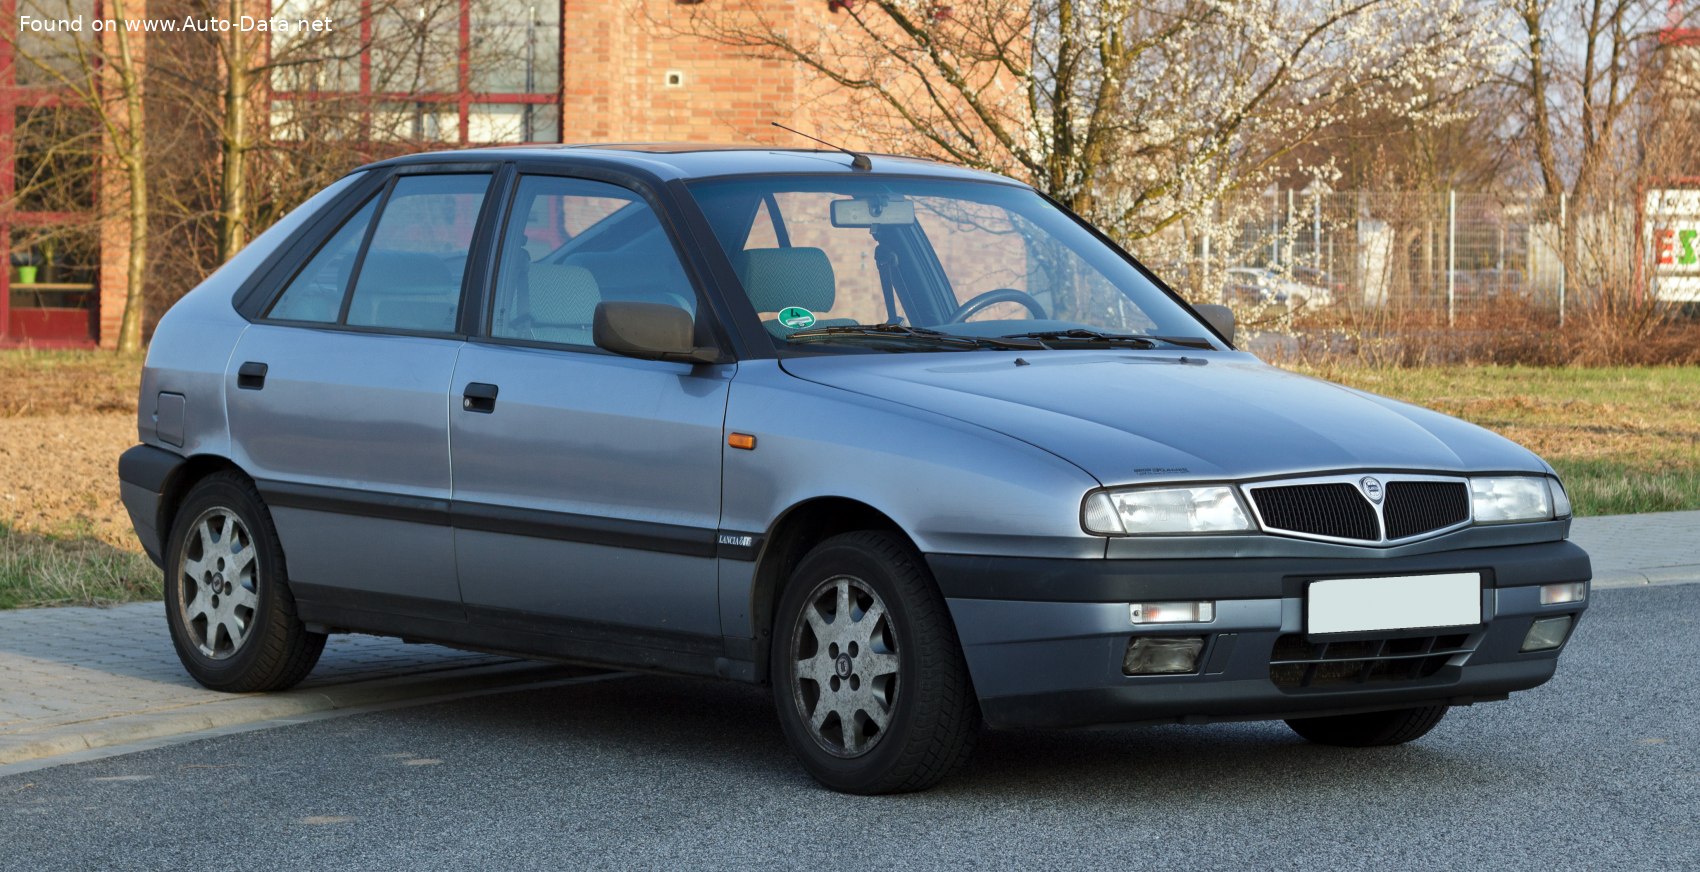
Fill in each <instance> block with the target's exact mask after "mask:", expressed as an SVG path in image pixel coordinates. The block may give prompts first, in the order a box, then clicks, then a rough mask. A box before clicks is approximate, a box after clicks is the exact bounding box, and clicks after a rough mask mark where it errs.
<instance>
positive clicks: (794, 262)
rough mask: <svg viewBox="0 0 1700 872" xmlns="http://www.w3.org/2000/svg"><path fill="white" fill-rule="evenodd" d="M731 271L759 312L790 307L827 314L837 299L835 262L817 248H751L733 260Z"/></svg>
mask: <svg viewBox="0 0 1700 872" xmlns="http://www.w3.org/2000/svg"><path fill="white" fill-rule="evenodd" d="M732 268H733V269H735V270H737V271H738V280H739V281H741V282H743V283H744V291H745V292H746V293H748V294H749V295H750V302H751V303H754V304H755V307H756V311H757V312H777V311H779V310H781V309H784V308H786V307H788V306H801V307H803V308H805V309H808V310H810V311H812V312H827V311H831V309H832V305H833V302H834V301H835V300H836V299H837V297H838V282H837V279H836V278H834V276H833V274H832V261H830V260H827V258H826V252H824V251H822V250H820V249H818V248H752V249H750V250H749V251H741V252H739V253H738V254H737V255H736V256H734V257H733V258H732Z"/></svg>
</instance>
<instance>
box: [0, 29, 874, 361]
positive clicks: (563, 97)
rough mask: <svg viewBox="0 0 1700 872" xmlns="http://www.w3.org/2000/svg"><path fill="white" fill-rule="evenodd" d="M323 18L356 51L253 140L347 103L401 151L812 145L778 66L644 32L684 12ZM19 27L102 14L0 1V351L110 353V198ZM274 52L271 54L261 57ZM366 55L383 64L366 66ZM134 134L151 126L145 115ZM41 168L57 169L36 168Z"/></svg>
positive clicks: (271, 95) (791, 81)
mask: <svg viewBox="0 0 1700 872" xmlns="http://www.w3.org/2000/svg"><path fill="white" fill-rule="evenodd" d="M55 2H56V3H57V4H58V5H57V6H50V5H45V6H44V5H43V4H46V3H55ZM170 2H171V0H151V4H144V2H143V0H128V2H127V4H126V5H127V10H126V12H127V15H128V16H129V17H130V18H142V17H145V16H147V15H148V14H149V11H148V10H149V7H150V5H151V8H152V9H153V11H154V14H155V15H158V16H160V17H161V18H164V17H168V16H167V15H166V13H165V12H162V11H161V10H163V9H166V8H169V7H167V5H166V4H168V3H170ZM256 2H258V3H259V4H260V5H258V6H255V7H254V8H253V11H254V12H255V13H256V16H266V15H273V16H277V17H289V16H291V15H298V14H300V13H301V11H302V10H303V9H304V8H306V6H307V4H306V3H305V2H304V0H269V2H270V6H269V9H268V7H267V6H266V5H265V4H266V3H267V2H268V0H256ZM336 2H341V3H343V5H344V6H345V7H346V11H347V13H348V14H347V15H345V16H339V26H340V27H341V33H343V34H347V37H346V38H348V39H353V38H355V36H358V37H360V41H359V42H357V43H355V44H354V45H355V49H354V51H353V52H351V53H350V54H349V56H347V57H345V58H343V59H342V60H341V61H340V62H338V63H335V64H324V65H319V66H316V67H312V68H310V69H308V68H293V69H292V70H291V71H289V72H287V73H274V74H273V75H272V76H271V77H269V78H268V79H267V80H266V81H264V82H261V83H258V84H257V86H256V88H255V90H254V93H255V94H256V98H255V99H256V101H257V102H259V103H260V104H261V105H259V106H255V107H254V113H253V114H254V115H255V117H257V118H260V119H263V121H264V123H265V124H266V125H267V129H268V135H270V136H273V137H279V138H287V137H290V136H296V137H298V138H310V137H311V136H313V135H314V134H312V133H301V132H299V130H306V129H308V128H305V127H301V128H297V127H293V126H292V125H294V124H295V122H296V121H297V120H298V119H299V117H300V114H301V113H300V111H299V110H301V109H302V107H305V106H308V105H311V104H315V103H326V102H327V101H333V100H335V99H337V98H342V97H349V96H351V95H352V96H354V97H357V98H359V99H361V100H362V101H363V102H361V104H360V105H362V106H363V107H365V108H364V110H363V118H364V125H365V126H364V127H363V128H362V129H363V130H364V131H365V134H367V135H370V134H372V133H373V131H375V130H376V131H378V132H381V133H383V134H385V135H387V136H389V137H390V138H391V139H399V140H405V141H407V142H410V143H417V145H415V146H414V147H416V148H431V147H456V146H472V145H484V144H497V143H518V142H562V141H566V142H591V141H634V142H635V141H660V140H693V141H716V142H726V141H733V142H736V141H751V142H764V141H765V142H771V141H776V140H777V139H778V138H780V137H788V136H789V135H788V134H782V133H779V132H778V131H775V130H774V129H773V128H771V127H770V126H769V124H770V122H772V121H779V122H781V123H785V124H789V125H792V126H796V127H799V128H800V129H804V130H810V129H818V126H819V125H818V124H817V123H816V119H817V118H821V117H823V113H830V112H831V111H832V109H833V107H834V105H835V104H834V98H833V96H832V95H831V94H829V93H826V92H824V91H822V90H821V89H820V87H819V86H818V85H816V84H813V83H811V82H810V81H809V80H808V79H806V78H805V76H804V75H803V73H802V72H801V71H800V70H799V68H798V67H797V66H795V65H793V64H788V63H782V62H779V61H772V60H762V59H757V58H752V57H747V56H741V55H740V53H739V52H737V51H735V50H734V49H731V48H728V47H725V46H722V45H719V44H715V43H712V42H709V41H707V40H701V39H696V38H691V37H687V36H681V35H679V34H677V33H676V32H672V31H670V30H669V28H667V27H666V26H659V27H658V26H657V24H656V23H657V22H661V23H663V25H664V24H665V22H666V21H667V20H668V16H678V15H682V14H685V13H686V12H687V11H688V8H689V7H690V6H692V5H694V4H695V3H696V2H701V0H636V2H634V3H626V2H612V0H602V2H582V0H544V2H543V3H541V4H540V3H538V2H536V0H395V3H394V6H393V7H391V9H390V11H391V12H396V11H398V10H400V11H405V12H408V13H409V15H408V16H405V17H402V16H392V17H390V18H383V17H381V16H378V15H374V14H371V13H370V10H371V9H372V8H373V0H333V2H332V5H333V7H334V6H335V4H336ZM31 3H35V4H36V5H34V6H32V5H30V4H31ZM761 3H762V6H763V13H764V14H766V15H769V16H771V19H770V20H774V21H780V22H783V23H784V24H785V26H787V27H795V28H818V27H821V26H823V25H825V24H826V23H827V22H828V21H830V20H831V16H833V15H837V14H842V13H841V12H839V11H838V6H839V4H838V3H835V2H831V0H761ZM317 8H323V7H322V6H320V7H317ZM42 9H47V10H48V11H45V12H43V11H40V10H42ZM32 10H36V11H35V12H34V15H35V17H37V18H42V17H53V11H54V10H57V11H58V14H59V15H61V16H67V17H69V16H80V17H83V18H84V19H85V20H86V21H92V20H95V19H100V18H103V16H105V15H106V14H108V13H107V12H106V10H105V9H104V8H103V0H0V28H4V29H5V31H6V32H7V33H9V34H15V35H16V36H15V37H12V38H9V39H7V38H0V238H3V239H5V240H6V243H7V246H8V252H9V254H10V255H11V256H10V258H9V263H8V264H7V267H8V268H6V269H4V270H3V271H0V347H4V346H15V345H26V344H27V345H35V346H43V347H45V346H58V347H91V346H96V345H98V346H101V347H113V346H115V345H116V343H117V334H118V322H119V319H120V317H121V315H122V312H123V306H124V299H125V295H126V279H125V258H126V256H127V248H126V246H127V239H128V235H127V234H128V227H127V224H126V223H125V221H124V220H123V218H122V217H121V216H122V213H123V208H122V204H123V202H124V199H125V191H124V188H123V187H122V183H121V179H120V178H119V174H118V173H117V172H115V171H114V170H113V168H112V167H110V166H109V165H106V164H104V163H102V162H101V161H100V160H99V158H98V157H96V156H95V155H94V153H93V152H92V150H91V152H90V153H88V154H86V155H83V156H80V157H74V158H64V157H63V156H55V155H54V154H53V153H52V149H51V147H50V146H51V143H52V141H53V137H63V138H65V139H66V140H71V139H75V138H76V137H77V136H78V135H79V134H81V135H83V136H84V137H85V138H86V137H87V135H88V133H89V131H90V130H91V129H93V128H94V127H96V126H97V125H96V123H95V120H94V119H93V117H92V116H90V115H89V114H88V113H87V111H86V110H84V109H82V108H80V107H79V104H78V101H77V100H76V99H75V95H74V93H72V92H71V91H69V90H67V89H66V88H65V87H63V85H62V84H61V83H60V82H59V81H57V80H56V79H55V77H54V76H53V75H51V73H50V71H46V70H43V69H42V68H41V67H40V64H39V62H33V63H32V62H31V61H30V60H27V59H26V58H31V57H36V58H39V57H42V56H45V55H46V54H48V53H49V52H48V49H50V48H51V45H52V41H53V40H54V39H55V38H56V37H54V36H53V35H51V34H43V33H35V32H31V31H29V30H27V29H25V30H22V31H20V29H19V27H18V26H17V22H18V20H19V16H20V15H29V14H32ZM414 12H417V16H413V15H412V13H414ZM415 18H416V20H417V23H415ZM178 20H180V18H179V19H178ZM351 21H352V22H354V23H355V24H352V25H351V24H350V22H351ZM397 22H400V23H399V24H398V23H397ZM408 26H413V27H414V28H415V30H414V31H413V33H414V35H413V36H412V37H406V38H403V39H401V41H399V42H398V41H396V40H392V41H391V42H389V43H387V44H386V45H387V48H382V49H374V48H372V47H371V46H372V45H374V44H375V40H377V41H381V37H383V35H384V34H385V33H386V32H388V31H387V30H386V28H388V29H392V30H393V29H395V28H397V27H408ZM137 36H138V37H139V39H137V40H136V42H137V49H138V50H139V51H142V52H144V53H145V52H146V51H147V46H148V43H149V42H150V41H152V42H154V43H156V44H157V43H158V41H160V40H165V39H178V38H184V35H183V34H180V33H179V34H163V33H147V34H137ZM58 38H66V37H63V36H61V37H58ZM280 38H281V37H279V36H275V35H274V36H272V37H271V41H272V42H271V47H272V49H274V50H275V49H276V48H277V46H278V42H277V40H279V39H280ZM361 45H365V46H367V48H366V50H364V51H362V50H360V49H359V46H361ZM398 45H400V46H401V48H397V47H396V46H398ZM380 51H382V52H386V54H385V55H384V56H381V57H380V56H376V55H378V53H379V52H380ZM398 53H402V54H405V55H406V57H405V58H401V61H405V63H397V57H395V56H396V55H397V54H398ZM144 56H145V54H144ZM386 64H389V66H388V67H386ZM391 67H407V68H409V69H411V70H413V71H414V72H413V74H412V77H411V78H410V79H409V80H407V81H406V82H404V83H402V85H399V86H398V84H397V83H396V81H395V80H394V79H393V78H392V77H389V76H386V75H385V74H383V72H382V71H383V70H384V69H389V68H391ZM303 70H306V73H304V72H303ZM214 81H216V78H215V79H214ZM150 93H151V92H150ZM150 99H152V98H150ZM149 117H150V118H155V117H157V116H156V115H155V113H154V111H153V109H152V108H150V109H149ZM25 119H30V123H32V124H34V125H35V129H37V130H43V129H44V130H47V131H48V133H47V134H46V136H47V139H46V140H45V142H46V144H45V145H44V144H43V143H44V140H43V139H42V137H41V135H40V134H32V136H23V135H21V133H17V132H15V128H19V127H20V126H21V125H23V124H24V121H25ZM43 119H46V121H47V123H45V124H44V123H43ZM292 131H295V132H292ZM32 137H33V138H32ZM850 144H852V145H857V146H861V145H865V143H855V142H852V143H850ZM54 160H59V161H61V162H65V161H69V163H68V164H67V165H66V166H59V165H56V164H50V162H51V161H54ZM44 169H45V170H49V171H50V172H48V173H47V174H46V175H47V176H48V177H56V178H57V177H63V178H65V179H69V180H71V182H70V183H69V184H66V185H59V186H58V187H55V188H53V189H51V190H36V189H35V188H32V187H31V185H32V183H33V182H37V181H39V180H40V179H41V178H43V177H44V173H43V170H44ZM55 174H57V175H55ZM160 248H162V246H160V245H150V249H149V254H150V257H151V258H158V257H163V256H169V252H168V251H161V250H158V249H160ZM156 314H157V313H156Z"/></svg>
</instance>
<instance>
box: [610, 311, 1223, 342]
mask: <svg viewBox="0 0 1700 872" xmlns="http://www.w3.org/2000/svg"><path fill="white" fill-rule="evenodd" d="M1193 308H1194V309H1196V310H1198V314H1200V315H1202V316H1204V321H1205V323H1207V324H1209V325H1210V326H1212V327H1214V328H1216V332H1217V333H1220V334H1222V338H1223V339H1226V340H1228V342H1230V343H1232V342H1233V341H1234V310H1233V309H1230V308H1228V307H1227V306H1223V305H1221V304H1219V303H1204V304H1201V305H1197V306H1193ZM597 344H598V345H600V344H602V343H601V342H600V341H598V342H597Z"/></svg>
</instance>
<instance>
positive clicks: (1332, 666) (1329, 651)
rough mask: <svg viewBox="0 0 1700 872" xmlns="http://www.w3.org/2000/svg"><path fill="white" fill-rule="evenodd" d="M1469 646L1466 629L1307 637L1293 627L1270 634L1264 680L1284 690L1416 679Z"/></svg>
mask: <svg viewBox="0 0 1700 872" xmlns="http://www.w3.org/2000/svg"><path fill="white" fill-rule="evenodd" d="M1474 650H1475V647H1474V646H1473V645H1471V644H1470V637H1469V635H1468V634H1462V633H1454V634H1451V635H1446V636H1406V637H1402V638H1395V639H1352V640H1349V641H1340V642H1312V641H1310V640H1308V639H1306V638H1305V637H1304V636H1303V635H1301V634H1298V633H1289V634H1287V635H1285V636H1282V637H1280V638H1279V639H1276V640H1275V648H1274V650H1273V651H1272V652H1271V653H1270V656H1269V680H1270V681H1272V682H1274V684H1275V686H1276V687H1279V688H1280V689H1282V690H1284V691H1297V690H1305V689H1309V688H1338V687H1342V686H1354V685H1363V684H1385V683H1389V682H1399V681H1419V680H1421V679H1424V678H1429V677H1432V676H1433V675H1434V674H1435V673H1437V672H1439V671H1440V670H1441V668H1442V667H1444V666H1445V665H1446V661H1448V660H1451V659H1452V658H1453V657H1456V656H1458V655H1459V654H1468V653H1470V652H1471V651H1474Z"/></svg>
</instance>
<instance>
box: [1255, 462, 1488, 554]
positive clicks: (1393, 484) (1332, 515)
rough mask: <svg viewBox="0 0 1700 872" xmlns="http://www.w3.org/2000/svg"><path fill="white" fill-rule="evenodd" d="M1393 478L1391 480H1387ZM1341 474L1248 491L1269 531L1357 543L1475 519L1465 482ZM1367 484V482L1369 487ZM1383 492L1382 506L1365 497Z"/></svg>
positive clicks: (1413, 534) (1396, 538)
mask: <svg viewBox="0 0 1700 872" xmlns="http://www.w3.org/2000/svg"><path fill="white" fill-rule="evenodd" d="M1386 478H1391V477H1386ZM1383 481H1385V478H1384V477H1377V476H1362V477H1358V476H1351V477H1349V478H1348V477H1347V476H1341V477H1340V478H1339V479H1338V480H1332V481H1330V480H1326V479H1323V480H1314V479H1313V480H1309V481H1300V482H1294V483H1291V484H1284V483H1280V482H1273V483H1270V484H1266V485H1252V486H1250V487H1248V488H1247V492H1248V493H1249V494H1250V495H1251V500H1252V503H1253V504H1254V505H1255V506H1256V507H1257V514H1258V517H1259V518H1260V520H1261V521H1262V523H1263V529H1265V530H1267V531H1269V532H1271V533H1290V534H1293V535H1297V536H1319V537H1323V538H1328V539H1344V540H1347V541H1353V542H1400V541H1404V540H1406V539H1412V538H1415V537H1417V536H1421V535H1423V534H1425V533H1433V532H1435V531H1436V530H1445V529H1447V528H1450V527H1456V526H1458V525H1459V524H1463V523H1465V522H1467V521H1469V520H1470V490H1469V487H1468V486H1467V485H1466V484H1465V483H1464V482H1462V481H1459V480H1436V479H1432V478H1420V477H1419V478H1393V479H1392V480H1391V481H1385V484H1383V483H1382V482H1383ZM1366 483H1367V484H1366ZM1366 487H1367V488H1369V489H1370V490H1369V492H1370V493H1377V492H1378V490H1377V489H1378V488H1379V493H1380V494H1381V496H1382V502H1381V504H1380V505H1379V506H1378V505H1377V504H1375V503H1372V502H1370V500H1369V498H1368V497H1366V496H1365V495H1364V493H1365V491H1364V488H1366Z"/></svg>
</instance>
